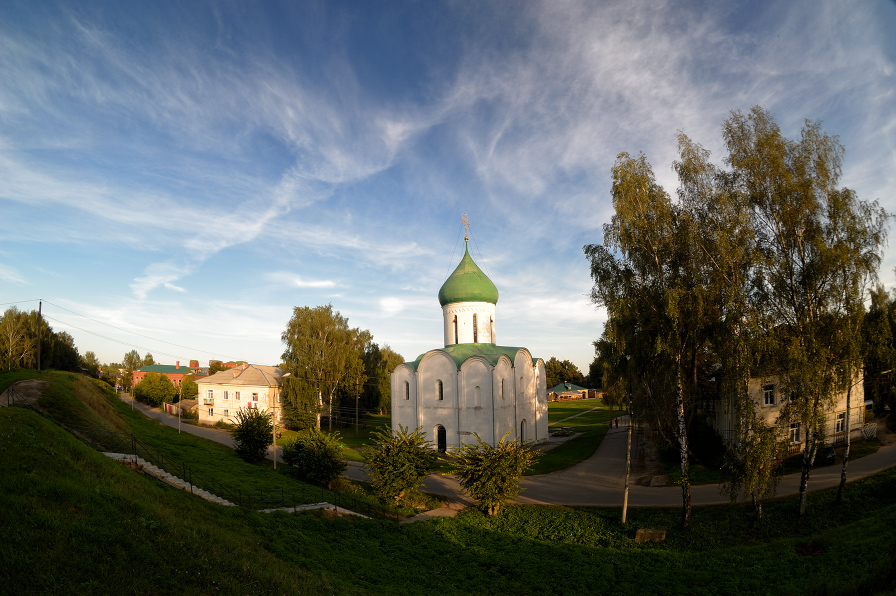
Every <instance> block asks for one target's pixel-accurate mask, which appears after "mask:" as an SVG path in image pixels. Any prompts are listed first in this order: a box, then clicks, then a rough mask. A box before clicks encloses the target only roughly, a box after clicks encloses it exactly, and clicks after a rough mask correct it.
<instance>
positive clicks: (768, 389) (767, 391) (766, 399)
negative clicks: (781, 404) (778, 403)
mask: <svg viewBox="0 0 896 596" xmlns="http://www.w3.org/2000/svg"><path fill="white" fill-rule="evenodd" d="M762 400H763V401H762V403H763V404H764V405H766V406H773V405H775V386H774V385H763V387H762Z"/></svg>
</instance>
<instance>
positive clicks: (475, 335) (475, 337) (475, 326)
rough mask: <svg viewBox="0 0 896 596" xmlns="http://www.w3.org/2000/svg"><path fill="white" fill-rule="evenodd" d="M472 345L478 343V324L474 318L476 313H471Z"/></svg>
mask: <svg viewBox="0 0 896 596" xmlns="http://www.w3.org/2000/svg"><path fill="white" fill-rule="evenodd" d="M473 343H474V344H478V343H479V323H478V319H477V318H476V313H473Z"/></svg>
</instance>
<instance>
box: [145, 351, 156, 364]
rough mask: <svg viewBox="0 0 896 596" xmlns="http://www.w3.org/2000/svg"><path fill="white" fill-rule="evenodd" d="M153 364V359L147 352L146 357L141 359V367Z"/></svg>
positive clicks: (154, 361)
mask: <svg viewBox="0 0 896 596" xmlns="http://www.w3.org/2000/svg"><path fill="white" fill-rule="evenodd" d="M155 363H156V360H155V358H153V357H152V354H150V353H149V352H147V353H146V356H144V357H143V366H152V365H153V364H155Z"/></svg>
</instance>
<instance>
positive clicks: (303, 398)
mask: <svg viewBox="0 0 896 596" xmlns="http://www.w3.org/2000/svg"><path fill="white" fill-rule="evenodd" d="M280 397H281V401H282V402H283V418H284V420H285V421H286V425H287V426H288V427H289V428H294V429H302V428H309V427H311V426H315V425H316V422H317V415H318V414H319V413H320V404H319V401H318V393H317V389H316V388H315V386H314V384H312V383H309V382H308V381H307V380H306V379H303V378H300V377H293V376H289V377H285V378H284V379H283V387H282V388H281V390H280Z"/></svg>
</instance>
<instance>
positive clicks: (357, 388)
mask: <svg viewBox="0 0 896 596" xmlns="http://www.w3.org/2000/svg"><path fill="white" fill-rule="evenodd" d="M360 401H361V377H360V376H358V378H357V379H356V380H355V436H356V437H357V436H358V402H360Z"/></svg>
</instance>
